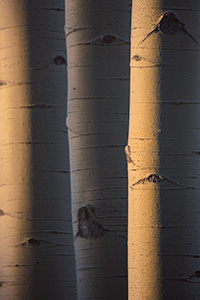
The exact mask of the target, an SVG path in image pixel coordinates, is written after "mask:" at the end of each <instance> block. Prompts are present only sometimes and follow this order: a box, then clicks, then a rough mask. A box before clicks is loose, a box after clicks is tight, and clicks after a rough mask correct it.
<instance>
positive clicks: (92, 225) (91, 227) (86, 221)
mask: <svg viewBox="0 0 200 300" xmlns="http://www.w3.org/2000/svg"><path fill="white" fill-rule="evenodd" d="M107 231H108V230H106V229H104V228H103V226H102V225H101V224H100V223H99V222H98V220H97V218H96V215H95V212H94V209H93V207H92V206H91V205H84V206H82V207H80V208H79V210H78V233H77V236H80V237H82V238H85V239H88V240H91V239H97V238H100V237H102V236H104V234H105V233H106V232H107Z"/></svg>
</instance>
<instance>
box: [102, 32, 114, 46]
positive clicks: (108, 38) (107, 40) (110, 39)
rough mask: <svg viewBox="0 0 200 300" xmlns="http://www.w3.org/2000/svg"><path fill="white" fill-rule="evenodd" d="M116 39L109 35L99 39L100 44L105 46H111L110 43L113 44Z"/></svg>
mask: <svg viewBox="0 0 200 300" xmlns="http://www.w3.org/2000/svg"><path fill="white" fill-rule="evenodd" d="M116 39H117V38H116V36H114V35H110V34H104V35H103V36H102V37H101V40H102V42H103V43H105V44H111V43H113V42H115V41H116Z"/></svg>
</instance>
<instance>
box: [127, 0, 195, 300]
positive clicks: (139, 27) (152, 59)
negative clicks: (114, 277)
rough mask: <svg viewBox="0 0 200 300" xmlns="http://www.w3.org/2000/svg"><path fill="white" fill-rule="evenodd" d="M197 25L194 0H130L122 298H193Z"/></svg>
mask: <svg viewBox="0 0 200 300" xmlns="http://www.w3.org/2000/svg"><path fill="white" fill-rule="evenodd" d="M199 28H200V2H199V1H193V0H192V1H173V3H172V1H158V0H150V1H149V0H148V1H141V0H140V1H139V0H135V1H133V7H132V34H131V84H130V86H131V91H130V123H129V139H128V146H127V147H126V152H127V161H128V176H129V223H128V270H129V271H128V273H129V300H141V299H142V300H143V299H145V300H147V299H149V300H161V299H162V300H170V299H173V300H175V299H176V300H192V299H196V300H197V299H199V298H200V284H199V283H200V217H199V215H200V204H199V199H200V191H199V188H200V156H199V153H200V152H199V150H200V138H199V116H200V84H199V81H200V52H199V50H200V45H199Z"/></svg>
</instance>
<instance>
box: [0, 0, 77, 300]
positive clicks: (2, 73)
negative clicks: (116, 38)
mask: <svg viewBox="0 0 200 300" xmlns="http://www.w3.org/2000/svg"><path fill="white" fill-rule="evenodd" d="M63 6H64V3H63V1H44V0H43V1H24V0H7V1H1V2H0V11H1V17H0V43H1V44H0V103H1V106H0V234H1V237H0V239H1V242H0V299H2V300H3V299H5V300H18V299H20V300H21V299H26V300H44V299H48V300H49V299H52V300H55V299H56V300H58V299H60V300H64V299H70V300H71V299H76V291H75V284H76V280H75V267H74V260H73V244H72V243H73V240H72V228H71V227H72V226H71V217H70V185H69V170H68V169H69V166H68V148H67V132H66V129H65V115H66V60H65V35H64V31H63V26H64V7H63Z"/></svg>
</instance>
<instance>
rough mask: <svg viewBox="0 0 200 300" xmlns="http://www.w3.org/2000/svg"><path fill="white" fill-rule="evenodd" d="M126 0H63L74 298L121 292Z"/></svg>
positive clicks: (119, 295) (124, 274) (124, 219)
mask: <svg viewBox="0 0 200 300" xmlns="http://www.w3.org/2000/svg"><path fill="white" fill-rule="evenodd" d="M130 11H131V6H130V1H129V0H125V1H124V0H118V1H116V0H111V1H107V0H103V1H97V0H95V1H91V0H86V1H80V0H66V39H67V52H68V116H67V127H68V131H69V145H70V169H71V189H72V218H73V229H74V242H75V255H76V267H77V282H78V299H79V300H80V299H115V300H117V299H121V300H122V299H124V300H125V299H127V270H126V269H127V267H126V228H127V174H126V161H125V157H124V150H123V149H124V145H125V143H126V138H127V123H128V96H129V95H128V94H129V33H130Z"/></svg>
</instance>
